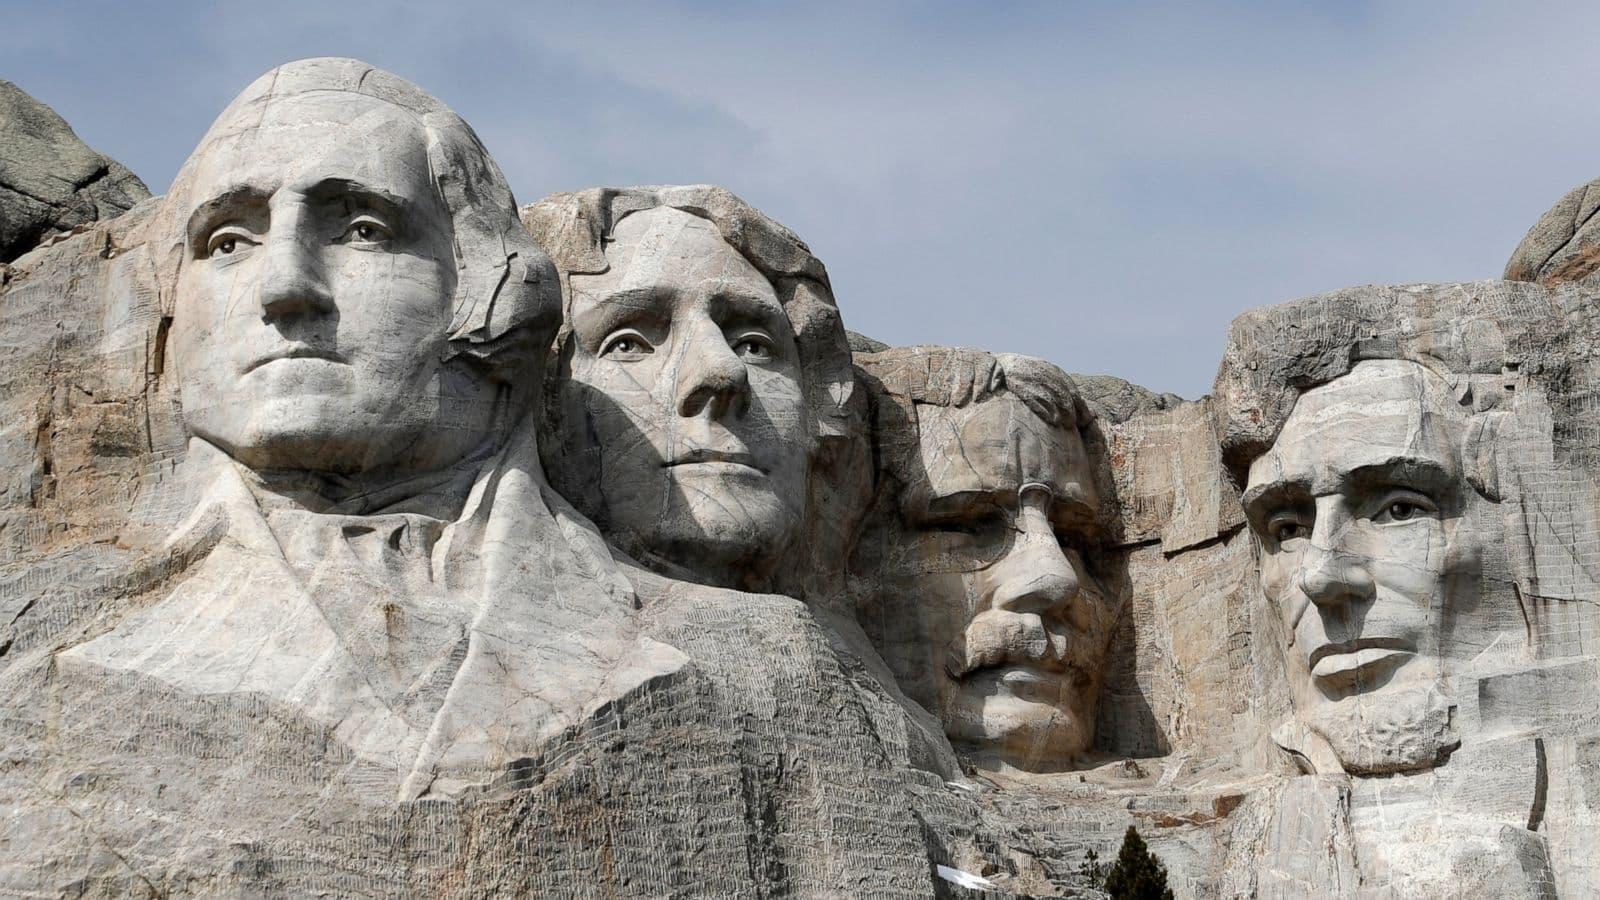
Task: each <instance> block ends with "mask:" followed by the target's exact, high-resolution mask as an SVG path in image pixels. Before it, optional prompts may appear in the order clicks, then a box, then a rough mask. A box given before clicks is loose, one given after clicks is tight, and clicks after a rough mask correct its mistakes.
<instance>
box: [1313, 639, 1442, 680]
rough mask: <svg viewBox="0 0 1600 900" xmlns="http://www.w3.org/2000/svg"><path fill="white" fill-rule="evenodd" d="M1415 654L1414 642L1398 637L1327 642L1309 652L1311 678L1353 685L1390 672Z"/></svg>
mask: <svg viewBox="0 0 1600 900" xmlns="http://www.w3.org/2000/svg"><path fill="white" fill-rule="evenodd" d="M1415 655H1416V647H1415V645H1413V644H1412V643H1411V642H1410V641H1408V640H1404V639H1402V638H1359V639H1357V640H1354V641H1341V642H1337V643H1327V644H1323V645H1322V646H1320V647H1318V648H1317V649H1315V650H1313V651H1311V658H1310V663H1311V677H1313V678H1315V679H1316V680H1317V681H1318V682H1320V683H1323V684H1329V685H1354V684H1357V683H1359V682H1362V681H1366V680H1369V679H1376V678H1378V677H1379V676H1381V675H1383V674H1385V673H1388V672H1392V671H1393V670H1395V669H1397V668H1399V667H1400V666H1401V665H1404V664H1405V663H1406V662H1407V661H1408V660H1410V659H1411V658H1412V657H1414V656H1415ZM1372 686H1373V687H1377V686H1378V685H1377V684H1373V685H1372Z"/></svg>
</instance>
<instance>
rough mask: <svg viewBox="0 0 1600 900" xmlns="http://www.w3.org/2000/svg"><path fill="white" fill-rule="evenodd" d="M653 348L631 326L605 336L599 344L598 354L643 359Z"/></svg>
mask: <svg viewBox="0 0 1600 900" xmlns="http://www.w3.org/2000/svg"><path fill="white" fill-rule="evenodd" d="M655 349H656V348H655V347H654V346H652V345H651V344H650V342H649V341H647V340H645V338H644V335H642V334H640V333H639V332H637V331H634V330H633V329H632V328H624V329H621V330H620V331H615V332H612V334H611V336H610V337H608V338H606V342H605V343H604V344H602V345H601V346H600V355H601V356H603V357H609V358H611V359H620V360H633V359H643V358H644V357H646V356H648V355H650V354H651V353H654V352H655Z"/></svg>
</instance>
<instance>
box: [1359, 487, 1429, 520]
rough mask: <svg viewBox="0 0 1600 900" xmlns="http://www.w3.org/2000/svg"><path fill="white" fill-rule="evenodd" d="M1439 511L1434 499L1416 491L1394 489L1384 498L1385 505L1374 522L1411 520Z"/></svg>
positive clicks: (1373, 518) (1374, 518)
mask: <svg viewBox="0 0 1600 900" xmlns="http://www.w3.org/2000/svg"><path fill="white" fill-rule="evenodd" d="M1437 511H1438V507H1436V506H1434V504H1433V501H1432V500H1429V499H1428V498H1427V497H1425V496H1423V495H1422V494H1419V493H1417V492H1416V491H1394V492H1392V493H1390V494H1389V495H1388V496H1386V497H1384V498H1383V506H1382V507H1381V508H1380V509H1379V510H1378V514H1377V515H1375V516H1373V517H1372V520H1373V521H1374V522H1379V523H1384V522H1409V521H1411V520H1412V519H1420V518H1425V517H1427V516H1431V515H1433V514H1434V513H1435V512H1437Z"/></svg>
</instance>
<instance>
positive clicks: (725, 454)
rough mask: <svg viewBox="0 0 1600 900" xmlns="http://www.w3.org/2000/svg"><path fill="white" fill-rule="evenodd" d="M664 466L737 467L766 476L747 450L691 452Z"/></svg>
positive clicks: (702, 450)
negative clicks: (752, 470)
mask: <svg viewBox="0 0 1600 900" xmlns="http://www.w3.org/2000/svg"><path fill="white" fill-rule="evenodd" d="M662 465H663V466H665V467H668V468H673V467H677V466H737V467H740V468H745V469H754V470H755V471H757V472H762V473H763V474H765V470H763V469H762V468H761V467H760V466H758V465H756V458H755V456H754V455H753V454H751V453H750V452H748V451H745V450H707V449H699V450H689V451H687V452H685V453H683V454H682V455H680V456H678V457H675V458H674V459H671V460H668V461H667V462H665V463H662Z"/></svg>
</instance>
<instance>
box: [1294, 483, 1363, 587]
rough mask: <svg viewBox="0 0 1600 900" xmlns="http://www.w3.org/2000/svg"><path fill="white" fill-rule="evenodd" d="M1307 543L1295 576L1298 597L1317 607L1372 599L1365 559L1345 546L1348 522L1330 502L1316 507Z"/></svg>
mask: <svg viewBox="0 0 1600 900" xmlns="http://www.w3.org/2000/svg"><path fill="white" fill-rule="evenodd" d="M1316 515H1317V517H1316V522H1315V523H1314V524H1313V525H1312V529H1311V540H1309V541H1307V542H1306V543H1307V546H1306V548H1305V550H1303V551H1302V553H1301V556H1300V566H1299V569H1298V571H1297V572H1296V573H1295V578H1296V582H1297V584H1298V586H1299V588H1300V591H1301V593H1303V594H1305V595H1306V599H1308V600H1310V601H1311V602H1312V603H1315V604H1316V605H1318V606H1322V607H1332V606H1339V605H1342V604H1347V603H1359V602H1361V601H1363V600H1368V599H1370V598H1371V597H1372V595H1373V591H1374V590H1375V587H1374V585H1373V582H1372V573H1371V572H1369V571H1367V564H1366V559H1365V558H1364V557H1362V556H1360V555H1359V554H1355V553H1351V552H1350V551H1349V549H1348V548H1347V547H1346V546H1345V541H1346V538H1347V536H1348V535H1349V534H1350V522H1349V521H1348V517H1347V516H1344V515H1343V514H1342V513H1341V512H1340V511H1339V510H1338V509H1336V508H1334V506H1333V504H1332V503H1331V502H1328V503H1322V502H1319V503H1318V509H1317V514H1316Z"/></svg>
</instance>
